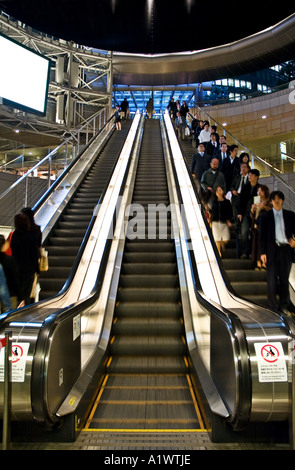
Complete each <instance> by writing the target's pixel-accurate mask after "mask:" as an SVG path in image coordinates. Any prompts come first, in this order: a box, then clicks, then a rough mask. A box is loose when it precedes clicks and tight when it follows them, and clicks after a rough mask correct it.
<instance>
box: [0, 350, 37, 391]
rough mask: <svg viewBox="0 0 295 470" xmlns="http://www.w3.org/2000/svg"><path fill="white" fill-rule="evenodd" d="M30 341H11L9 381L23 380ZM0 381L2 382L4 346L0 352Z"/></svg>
mask: <svg viewBox="0 0 295 470" xmlns="http://www.w3.org/2000/svg"><path fill="white" fill-rule="evenodd" d="M29 346H30V343H12V355H11V363H12V364H11V381H12V382H24V381H25V370H26V362H27V356H28V350H29ZM0 382H4V348H2V349H1V352H0Z"/></svg>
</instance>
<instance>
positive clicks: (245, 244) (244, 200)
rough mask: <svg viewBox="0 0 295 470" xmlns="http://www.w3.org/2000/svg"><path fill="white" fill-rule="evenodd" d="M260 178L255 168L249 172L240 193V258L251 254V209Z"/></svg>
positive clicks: (238, 216)
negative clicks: (246, 181) (247, 179)
mask: <svg viewBox="0 0 295 470" xmlns="http://www.w3.org/2000/svg"><path fill="white" fill-rule="evenodd" d="M259 176H260V173H259V170H256V169H255V168H253V169H251V170H249V172H248V178H249V181H248V183H246V184H245V185H244V187H243V188H242V190H241V193H240V199H239V208H238V215H237V218H238V221H239V222H240V224H241V250H242V254H241V258H242V259H243V258H249V255H250V253H251V243H252V240H251V232H250V226H251V215H250V213H251V208H252V204H253V203H254V197H255V196H257V190H258V186H259V184H258V178H259Z"/></svg>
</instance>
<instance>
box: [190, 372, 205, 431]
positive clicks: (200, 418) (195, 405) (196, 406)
mask: <svg viewBox="0 0 295 470" xmlns="http://www.w3.org/2000/svg"><path fill="white" fill-rule="evenodd" d="M186 378H187V381H188V386H189V389H190V392H191V396H192V399H193V403H194V407H195V410H196V414H197V417H198V421H199V424H200V427H201V428H204V423H203V418H202V416H201V413H200V410H199V406H198V403H197V400H196V397H195V392H194V389H193V386H192V382H191V378H190V376H189V375H188V374H187V376H186Z"/></svg>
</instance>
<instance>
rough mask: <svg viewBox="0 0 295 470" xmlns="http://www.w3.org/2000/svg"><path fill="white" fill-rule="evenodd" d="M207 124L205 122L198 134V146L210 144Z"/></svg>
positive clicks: (209, 132)
mask: <svg viewBox="0 0 295 470" xmlns="http://www.w3.org/2000/svg"><path fill="white" fill-rule="evenodd" d="M209 127H210V126H209V123H208V122H206V123H205V125H204V129H203V130H201V132H200V134H199V143H200V144H205V145H206V144H207V143H208V142H210V139H211V131H210V128H209Z"/></svg>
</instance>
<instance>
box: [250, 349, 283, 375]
mask: <svg viewBox="0 0 295 470" xmlns="http://www.w3.org/2000/svg"><path fill="white" fill-rule="evenodd" d="M254 347H255V352H256V359H257V367H258V377H259V382H287V366H286V357H285V354H284V350H283V346H282V343H279V342H275V343H254Z"/></svg>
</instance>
